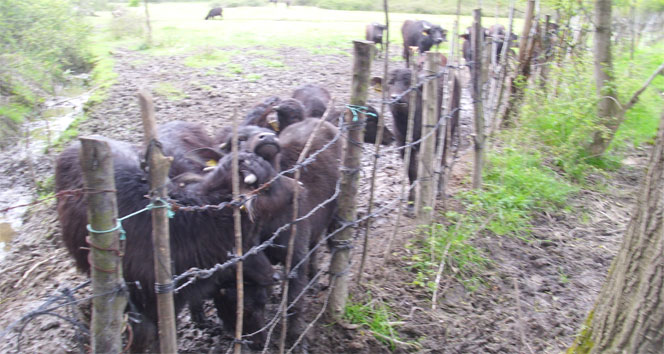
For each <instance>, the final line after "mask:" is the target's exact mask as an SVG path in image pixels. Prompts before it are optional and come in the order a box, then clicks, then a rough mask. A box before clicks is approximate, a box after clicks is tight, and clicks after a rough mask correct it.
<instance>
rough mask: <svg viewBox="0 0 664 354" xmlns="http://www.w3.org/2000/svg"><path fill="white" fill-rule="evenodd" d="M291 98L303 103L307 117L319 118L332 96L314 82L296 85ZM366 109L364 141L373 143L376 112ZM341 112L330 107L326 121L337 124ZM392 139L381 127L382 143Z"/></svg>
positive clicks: (388, 142) (375, 130)
mask: <svg viewBox="0 0 664 354" xmlns="http://www.w3.org/2000/svg"><path fill="white" fill-rule="evenodd" d="M293 98H295V99H297V100H298V101H300V102H302V104H303V105H304V113H305V116H306V117H308V118H321V117H323V114H324V113H325V110H327V104H328V103H329V102H330V100H331V98H332V96H331V95H330V92H329V91H327V89H325V88H324V87H322V86H319V85H315V84H305V85H302V86H300V87H298V88H297V89H296V90H295V91H293ZM368 111H369V113H371V114H370V115H367V121H366V125H365V127H364V142H365V143H371V144H373V143H375V142H376V133H377V131H378V112H377V111H376V109H375V108H373V107H371V106H368ZM341 113H342V112H341V111H339V110H337V109H336V108H335V107H331V111H330V112H329V113H328V115H327V121H328V122H330V123H332V124H334V125H335V126H336V125H338V124H339V115H340V114H341ZM393 141H394V136H393V134H392V132H391V131H390V129H389V128H387V127H386V126H384V127H383V140H382V144H383V145H389V144H391V143H392V142H393Z"/></svg>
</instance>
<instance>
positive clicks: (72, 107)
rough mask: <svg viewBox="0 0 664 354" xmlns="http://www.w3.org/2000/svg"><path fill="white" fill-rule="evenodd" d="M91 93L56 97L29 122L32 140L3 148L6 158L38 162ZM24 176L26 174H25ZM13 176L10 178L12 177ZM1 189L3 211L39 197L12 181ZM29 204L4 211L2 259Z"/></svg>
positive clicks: (0, 229)
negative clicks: (37, 117) (37, 116)
mask: <svg viewBox="0 0 664 354" xmlns="http://www.w3.org/2000/svg"><path fill="white" fill-rule="evenodd" d="M90 95H91V93H90V92H88V93H84V94H82V95H79V96H76V97H54V98H52V99H50V100H48V101H46V102H44V105H43V108H44V109H43V111H42V114H41V117H40V118H39V119H36V120H33V121H31V122H27V123H25V125H24V127H23V131H29V132H30V134H29V137H30V140H29V143H28V144H26V141H25V140H26V139H25V137H24V138H23V139H22V140H21V141H20V142H17V143H16V144H15V145H14V146H12V147H8V148H7V149H6V150H5V151H2V152H1V154H2V155H3V157H4V159H5V161H7V160H11V161H14V162H16V163H19V164H24V163H27V161H28V159H30V160H31V161H33V163H36V161H40V157H41V156H42V155H43V154H44V152H45V151H46V148H47V147H49V146H50V145H51V144H52V143H53V142H55V141H56V139H58V137H59V136H60V135H61V134H62V133H63V132H64V131H65V130H66V129H67V128H68V127H69V125H71V123H72V122H73V121H74V120H75V119H76V118H77V117H78V116H79V115H81V114H82V112H83V106H84V105H85V102H87V101H88V99H89V98H90ZM21 178H23V177H21ZM8 179H9V178H8ZM8 182H9V185H5V184H4V183H3V185H2V187H3V188H1V189H0V210H2V209H5V208H12V207H16V206H18V205H23V204H27V203H30V202H31V201H33V200H34V198H35V192H34V190H33V189H32V188H30V187H28V186H26V185H23V184H16V183H13V184H12V182H11V181H8ZM26 210H27V207H18V208H14V209H11V210H9V211H8V212H5V213H0V261H2V259H4V257H5V256H6V253H7V251H8V250H9V246H10V242H11V240H12V239H13V237H14V236H15V234H16V231H17V230H18V229H19V228H20V227H21V225H22V224H23V215H24V214H25V212H26Z"/></svg>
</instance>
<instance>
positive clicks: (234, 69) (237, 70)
mask: <svg viewBox="0 0 664 354" xmlns="http://www.w3.org/2000/svg"><path fill="white" fill-rule="evenodd" d="M226 68H227V69H228V71H229V72H231V73H232V74H237V75H240V74H242V73H243V72H244V68H243V67H242V65H240V64H235V63H230V64H228V65H227V66H226Z"/></svg>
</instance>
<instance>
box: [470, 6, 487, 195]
mask: <svg viewBox="0 0 664 354" xmlns="http://www.w3.org/2000/svg"><path fill="white" fill-rule="evenodd" d="M481 21H482V10H480V9H475V10H473V30H472V31H471V45H472V48H473V53H474V54H473V60H475V63H474V64H473V66H472V68H471V70H473V75H471V77H472V78H473V79H472V81H473V95H472V96H473V111H474V115H475V136H474V143H475V144H474V145H475V158H474V164H473V189H480V188H482V167H483V166H484V112H483V109H482V81H481V80H480V78H481V77H482V62H481V61H482V55H481V50H482V37H483V36H482V24H481Z"/></svg>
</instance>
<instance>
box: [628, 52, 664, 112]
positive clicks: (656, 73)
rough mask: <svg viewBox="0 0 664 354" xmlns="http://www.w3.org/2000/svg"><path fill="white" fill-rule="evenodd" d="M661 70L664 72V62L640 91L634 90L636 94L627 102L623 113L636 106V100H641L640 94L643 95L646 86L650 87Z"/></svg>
mask: <svg viewBox="0 0 664 354" xmlns="http://www.w3.org/2000/svg"><path fill="white" fill-rule="evenodd" d="M661 72H664V63H662V64H661V65H660V66H659V67H658V68H657V70H655V72H654V73H652V75H650V77H649V78H648V80H647V81H646V82H645V84H643V86H642V87H641V88H640V89H639V90H638V91H636V92H634V95H632V98H630V100H629V102H627V104H626V105H625V106H624V107H623V110H622V114H625V112H627V111H628V110H629V109H630V108H632V106H634V104H636V102H638V101H639V96H640V95H641V93H643V91H645V90H646V88H648V86H650V83H651V82H652V80H654V79H655V77H656V76H657V75H659V73H661Z"/></svg>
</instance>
